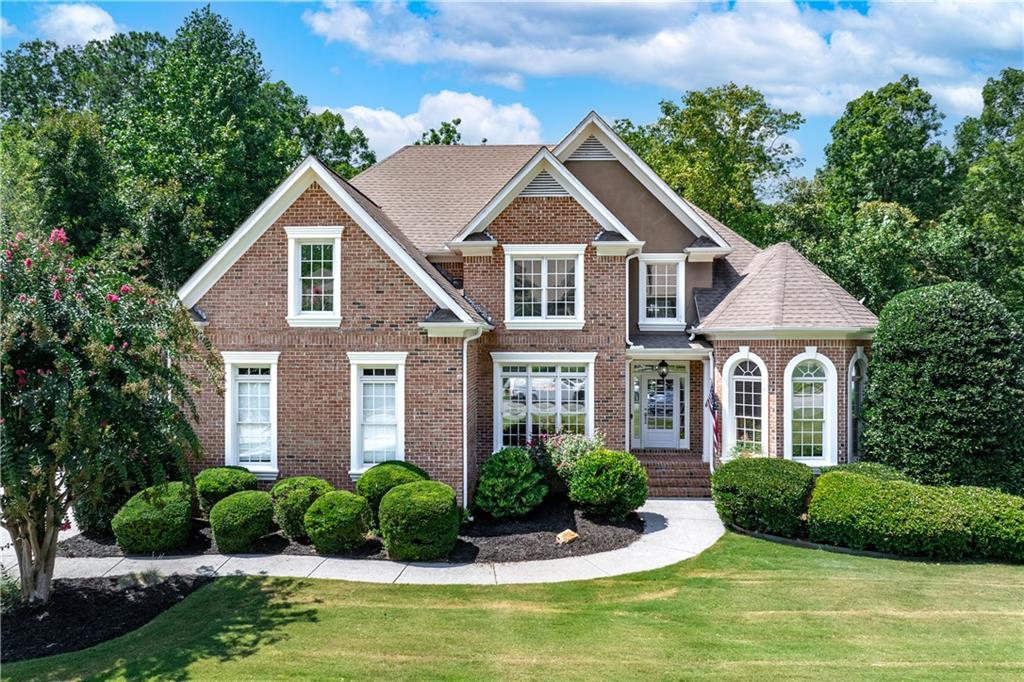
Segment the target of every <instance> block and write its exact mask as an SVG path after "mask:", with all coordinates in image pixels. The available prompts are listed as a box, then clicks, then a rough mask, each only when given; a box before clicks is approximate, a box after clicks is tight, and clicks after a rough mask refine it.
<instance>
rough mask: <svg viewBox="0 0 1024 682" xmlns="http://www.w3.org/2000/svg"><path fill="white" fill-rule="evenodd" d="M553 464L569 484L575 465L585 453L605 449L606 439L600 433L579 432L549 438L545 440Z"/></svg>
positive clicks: (563, 480) (563, 482)
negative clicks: (590, 434)
mask: <svg viewBox="0 0 1024 682" xmlns="http://www.w3.org/2000/svg"><path fill="white" fill-rule="evenodd" d="M545 445H546V446H547V452H548V457H549V458H550V460H551V466H552V467H553V469H554V471H555V472H556V473H557V475H558V479H559V482H560V483H561V484H562V485H563V486H568V485H569V479H570V478H572V471H573V467H575V466H576V463H577V462H578V461H579V460H580V458H581V457H583V456H584V455H589V454H590V453H591V452H597V451H598V450H604V439H603V438H601V436H600V435H595V436H584V435H582V434H578V433H563V434H559V435H557V436H552V437H551V438H548V439H547V441H546V442H545Z"/></svg>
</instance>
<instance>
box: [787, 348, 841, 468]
mask: <svg viewBox="0 0 1024 682" xmlns="http://www.w3.org/2000/svg"><path fill="white" fill-rule="evenodd" d="M783 380H784V381H785V387H786V388H785V439H784V452H785V456H786V457H787V458H788V459H792V460H795V461H797V462H804V463H806V464H810V465H812V466H827V465H832V464H835V463H836V449H837V448H836V444H837V438H838V430H837V428H836V412H837V409H836V394H837V390H836V380H837V375H836V368H835V365H833V364H832V361H831V360H829V359H828V357H827V356H825V355H823V354H821V353H818V352H817V348H815V347H813V346H808V347H807V348H806V349H805V350H804V352H803V353H800V354H799V355H797V356H796V357H794V358H793V359H791V360H790V361H789V364H788V365H787V366H786V373H785V375H784V378H783Z"/></svg>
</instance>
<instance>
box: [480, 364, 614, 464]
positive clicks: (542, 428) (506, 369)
mask: <svg viewBox="0 0 1024 682" xmlns="http://www.w3.org/2000/svg"><path fill="white" fill-rule="evenodd" d="M492 357H493V358H494V360H495V365H494V372H495V437H494V446H495V449H500V448H502V447H506V446H510V445H520V446H525V445H527V444H528V443H529V442H530V440H531V439H533V438H535V437H537V436H541V435H555V434H558V433H579V434H586V435H589V434H591V433H593V389H592V387H593V375H592V372H593V361H594V354H593V353H564V354H563V353H532V354H531V353H526V354H514V353H493V354H492Z"/></svg>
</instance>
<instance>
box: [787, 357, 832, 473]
mask: <svg viewBox="0 0 1024 682" xmlns="http://www.w3.org/2000/svg"><path fill="white" fill-rule="evenodd" d="M804 360H814V361H815V362H818V363H820V364H821V366H822V367H823V368H824V369H825V424H824V426H823V429H824V432H823V434H822V455H823V456H822V457H794V456H793V419H792V416H791V414H790V413H791V411H792V405H793V371H794V370H795V369H796V366H797V365H799V364H800V363H801V362H803V361H804ZM782 380H783V381H784V382H785V388H784V394H785V400H784V402H783V415H782V418H783V432H784V436H783V450H782V452H783V456H784V457H785V458H786V459H791V460H793V461H794V462H803V463H804V464H807V465H809V466H832V465H834V464H836V461H837V456H838V455H837V453H838V447H839V428H838V423H837V421H838V420H837V412H838V402H839V401H838V398H837V395H838V381H839V376H838V374H837V372H836V366H835V365H833V364H832V361H831V360H830V359H829V357H828V356H827V355H824V354H822V353H819V352H818V349H817V347H815V346H807V347H806V348H804V352H803V353H800V354H799V355H796V356H794V357H793V358H792V359H791V360H790V361H789V364H788V365H786V372H785V374H784V375H783V378H782Z"/></svg>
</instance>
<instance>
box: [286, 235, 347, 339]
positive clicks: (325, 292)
mask: <svg viewBox="0 0 1024 682" xmlns="http://www.w3.org/2000/svg"><path fill="white" fill-rule="evenodd" d="M285 231H286V232H287V233H288V324H289V325H291V326H292V327H337V326H339V325H340V324H341V295H340V291H339V278H340V274H341V273H340V269H341V227H286V228H285Z"/></svg>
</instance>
